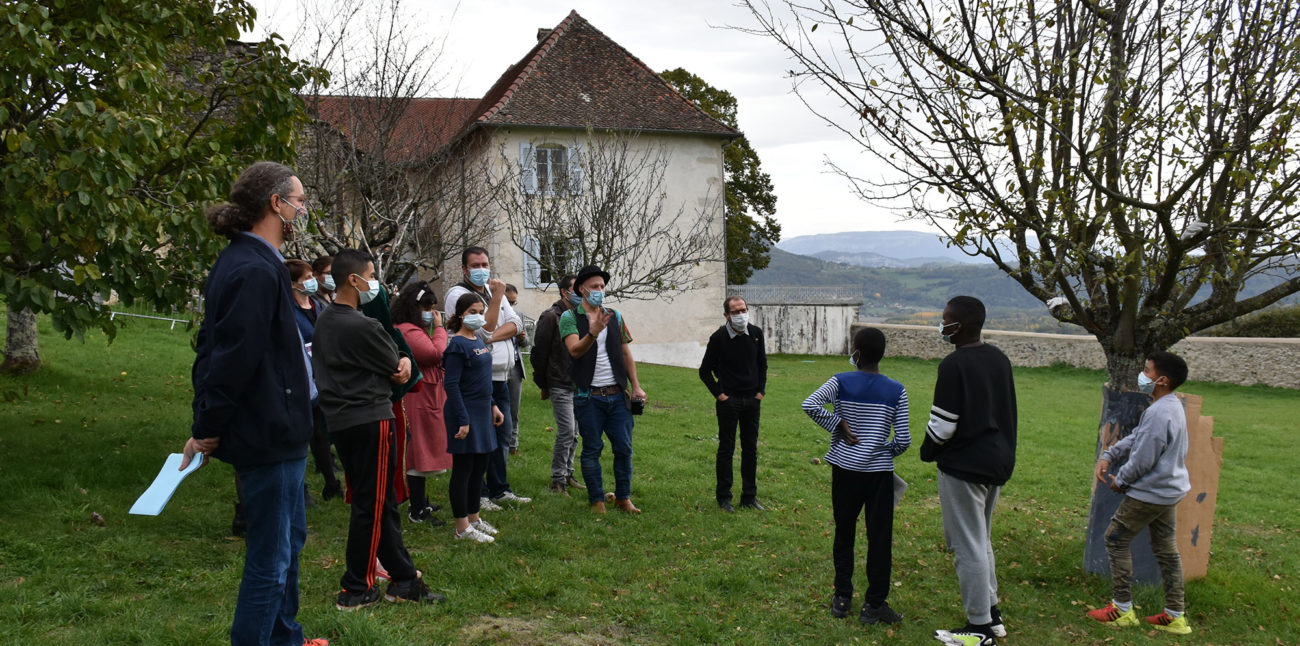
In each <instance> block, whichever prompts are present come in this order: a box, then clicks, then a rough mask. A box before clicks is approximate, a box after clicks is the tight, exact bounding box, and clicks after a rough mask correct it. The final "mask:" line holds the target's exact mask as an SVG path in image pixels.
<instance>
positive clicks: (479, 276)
mask: <svg viewBox="0 0 1300 646" xmlns="http://www.w3.org/2000/svg"><path fill="white" fill-rule="evenodd" d="M491 277H492V270H491V269H488V268H487V267H475V268H473V269H471V270H469V282H470V284H472V285H474V286H476V287H482V286H484V285H486V284H487V282H488V279H489V278H491Z"/></svg>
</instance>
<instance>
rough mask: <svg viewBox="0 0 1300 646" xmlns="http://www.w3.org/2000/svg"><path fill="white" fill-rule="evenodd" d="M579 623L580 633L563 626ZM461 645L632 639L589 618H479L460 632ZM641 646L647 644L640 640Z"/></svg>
mask: <svg viewBox="0 0 1300 646" xmlns="http://www.w3.org/2000/svg"><path fill="white" fill-rule="evenodd" d="M570 623H576V624H577V625H579V626H583V625H584V624H585V626H584V628H583V629H582V631H581V632H575V631H574V630H573V629H571V628H568V627H565V626H563V625H562V624H570ZM460 632H461V637H462V641H461V643H468V644H516V645H518V646H599V645H603V644H626V643H631V641H632V638H631V636H630V635H629V634H628V631H627V630H625V629H624V628H623V627H622V626H618V625H604V626H601V625H593V624H592V623H589V621H588V620H587V619H585V618H584V619H579V620H576V621H570V620H569V619H568V618H557V619H548V618H534V619H525V618H521V617H491V616H487V617H480V618H479V619H478V620H477V621H474V622H471V623H469V624H468V625H466V626H465V627H464V628H462V629H461V631H460ZM635 641H637V642H638V643H646V642H645V640H643V639H641V638H637V639H636V640H635Z"/></svg>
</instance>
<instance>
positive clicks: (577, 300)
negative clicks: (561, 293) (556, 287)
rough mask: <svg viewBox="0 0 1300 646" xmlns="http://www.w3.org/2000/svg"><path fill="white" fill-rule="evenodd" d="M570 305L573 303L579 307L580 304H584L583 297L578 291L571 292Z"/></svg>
mask: <svg viewBox="0 0 1300 646" xmlns="http://www.w3.org/2000/svg"><path fill="white" fill-rule="evenodd" d="M569 305H572V306H574V307H578V306H580V305H582V297H581V296H579V295H578V294H577V293H574V292H570V293H569Z"/></svg>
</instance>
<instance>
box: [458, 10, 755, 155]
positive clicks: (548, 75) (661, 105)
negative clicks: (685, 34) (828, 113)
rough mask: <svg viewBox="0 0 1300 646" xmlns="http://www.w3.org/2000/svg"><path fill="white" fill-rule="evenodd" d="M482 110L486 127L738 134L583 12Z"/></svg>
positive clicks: (500, 83)
mask: <svg viewBox="0 0 1300 646" xmlns="http://www.w3.org/2000/svg"><path fill="white" fill-rule="evenodd" d="M477 110H479V111H480V113H479V115H478V116H477V117H476V119H475V123H477V124H483V125H498V126H511V125H513V126H542V127H547V126H551V127H572V128H586V127H594V128H609V129H616V130H650V131H664V132H682V133H693V134H705V135H717V136H720V137H735V136H737V135H739V132H737V131H736V130H734V129H732V128H730V127H728V126H725V125H723V124H722V123H719V122H718V121H717V120H715V119H714V118H712V117H710V116H709V115H707V114H705V113H704V112H703V111H701V110H700V109H699V108H697V107H695V105H694V104H693V103H691V102H690V101H688V100H686V99H684V98H682V96H681V95H680V94H678V93H677V91H676V90H674V89H673V88H672V87H671V86H669V85H668V84H667V83H665V82H664V80H663V79H662V78H660V77H659V75H658V74H656V73H655V72H654V70H652V69H650V68H649V67H648V66H647V65H646V64H645V63H643V62H641V60H640V59H638V58H637V57H636V56H633V55H632V54H631V52H629V51H627V50H626V49H624V48H623V47H622V46H621V45H619V44H618V43H616V42H614V41H613V40H611V39H610V38H609V37H608V36H606V35H605V34H603V33H601V31H600V30H599V29H596V28H595V27H593V26H592V25H591V23H589V22H587V21H586V20H585V19H584V18H583V17H582V16H580V15H578V12H576V11H572V12H570V13H569V15H568V17H566V18H565V19H564V20H563V21H562V22H561V23H560V24H559V25H558V26H556V28H555V29H553V30H551V33H550V34H549V35H548V36H546V37H545V38H543V39H542V40H540V41H539V42H538V43H537V45H536V46H534V47H533V48H532V49H531V50H530V51H529V52H528V54H527V55H525V56H524V57H523V59H521V60H520V61H519V62H518V63H515V64H514V65H512V66H511V67H510V68H509V69H508V70H506V73H505V74H503V75H502V76H501V78H500V79H498V80H497V82H496V84H495V85H493V86H492V89H491V90H489V91H488V93H487V96H485V97H484V98H483V101H482V102H481V103H480V104H479V106H478V108H477ZM471 125H472V124H471Z"/></svg>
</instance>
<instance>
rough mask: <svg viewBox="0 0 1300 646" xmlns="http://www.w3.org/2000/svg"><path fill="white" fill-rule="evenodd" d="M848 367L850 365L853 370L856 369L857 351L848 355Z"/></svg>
mask: <svg viewBox="0 0 1300 646" xmlns="http://www.w3.org/2000/svg"><path fill="white" fill-rule="evenodd" d="M849 365H850V366H853V367H854V368H857V367H858V351H857V350H854V351H853V352H852V353H851V354H849Z"/></svg>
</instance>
